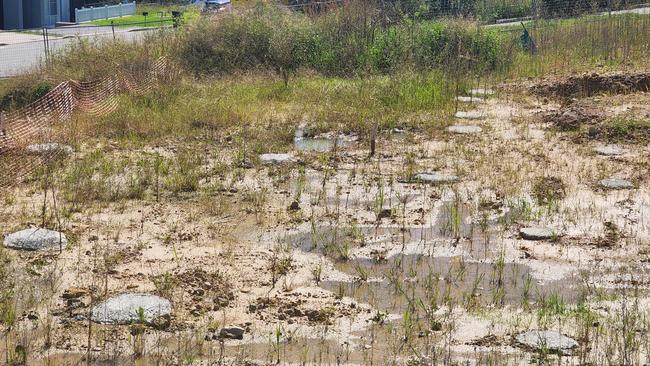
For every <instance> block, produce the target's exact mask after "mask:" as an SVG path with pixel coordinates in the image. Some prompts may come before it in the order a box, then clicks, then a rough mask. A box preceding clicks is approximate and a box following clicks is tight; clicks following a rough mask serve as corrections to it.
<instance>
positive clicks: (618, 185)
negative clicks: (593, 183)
mask: <svg viewBox="0 0 650 366" xmlns="http://www.w3.org/2000/svg"><path fill="white" fill-rule="evenodd" d="M598 184H600V186H601V187H603V188H607V189H632V188H634V184H632V182H630V181H627V180H625V179H618V178H610V179H603V180H601V181H600V182H599V183H598Z"/></svg>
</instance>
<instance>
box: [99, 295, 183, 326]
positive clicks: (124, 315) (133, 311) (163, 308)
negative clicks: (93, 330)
mask: <svg viewBox="0 0 650 366" xmlns="http://www.w3.org/2000/svg"><path fill="white" fill-rule="evenodd" d="M140 309H142V310H143V315H144V319H143V320H144V321H145V323H151V322H153V321H154V320H155V319H156V318H158V317H160V316H164V315H169V314H170V313H171V311H172V304H171V302H169V300H167V299H164V298H162V297H159V296H155V295H149V294H122V295H119V296H116V297H112V298H110V299H108V300H106V301H104V302H102V303H100V304H98V305H96V306H95V307H94V308H93V309H92V313H91V319H92V321H94V322H96V323H101V324H129V323H132V322H136V321H138V320H140V317H139V315H138V312H139V310H140Z"/></svg>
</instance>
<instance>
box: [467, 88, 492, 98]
mask: <svg viewBox="0 0 650 366" xmlns="http://www.w3.org/2000/svg"><path fill="white" fill-rule="evenodd" d="M469 93H470V94H471V95H474V96H477V95H478V96H481V95H482V96H487V95H493V94H494V90H492V89H483V88H476V89H472V90H470V91H469Z"/></svg>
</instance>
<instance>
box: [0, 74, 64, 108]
mask: <svg viewBox="0 0 650 366" xmlns="http://www.w3.org/2000/svg"><path fill="white" fill-rule="evenodd" d="M52 87H53V86H52V83H51V82H49V81H37V80H35V79H34V78H31V77H24V78H20V79H15V80H14V81H12V82H11V84H9V85H7V86H6V88H4V89H5V90H4V91H3V92H0V94H4V95H2V96H1V97H0V111H10V110H14V109H18V108H22V107H24V106H26V105H28V104H29V103H31V102H34V101H36V100H37V99H38V98H40V97H42V96H44V95H45V94H47V93H49V92H50V90H52Z"/></svg>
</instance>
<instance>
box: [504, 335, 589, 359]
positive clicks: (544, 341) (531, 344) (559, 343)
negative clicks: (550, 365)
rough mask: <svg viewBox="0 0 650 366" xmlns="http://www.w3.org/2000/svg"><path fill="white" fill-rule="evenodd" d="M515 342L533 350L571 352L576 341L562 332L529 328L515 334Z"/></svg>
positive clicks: (576, 345) (576, 343)
mask: <svg viewBox="0 0 650 366" xmlns="http://www.w3.org/2000/svg"><path fill="white" fill-rule="evenodd" d="M515 344H517V345H518V346H520V347H524V348H527V349H530V350H534V351H540V350H545V351H548V352H550V353H559V354H564V355H566V354H571V351H572V350H573V349H574V348H576V347H578V342H577V341H576V340H575V339H573V338H570V337H567V336H565V335H563V334H562V333H559V332H555V331H550V330H530V331H527V332H523V333H519V334H517V335H516V336H515Z"/></svg>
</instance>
